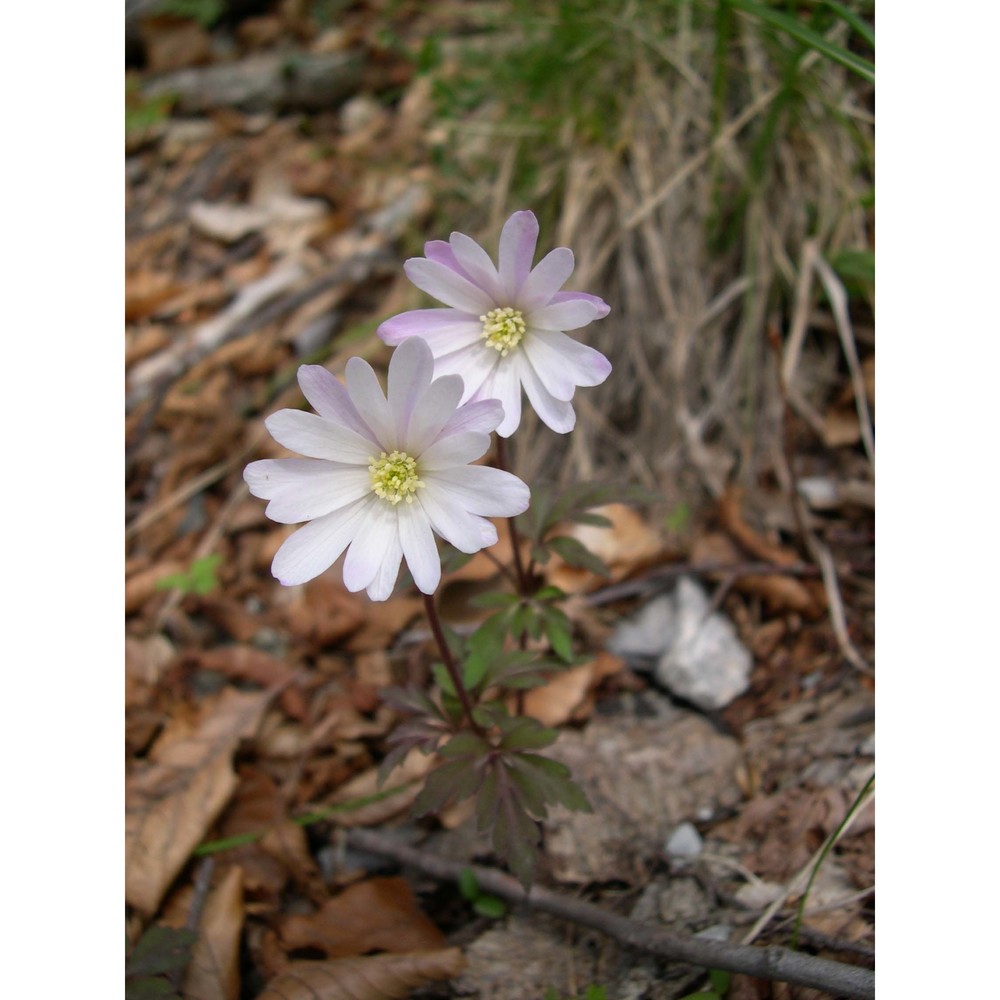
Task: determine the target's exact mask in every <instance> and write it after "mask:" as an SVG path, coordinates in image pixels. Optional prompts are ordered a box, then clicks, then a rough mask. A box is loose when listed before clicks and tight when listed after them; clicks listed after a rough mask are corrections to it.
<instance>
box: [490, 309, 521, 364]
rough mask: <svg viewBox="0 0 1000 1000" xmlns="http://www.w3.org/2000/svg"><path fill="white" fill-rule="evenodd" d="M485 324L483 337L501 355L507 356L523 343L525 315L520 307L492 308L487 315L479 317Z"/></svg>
mask: <svg viewBox="0 0 1000 1000" xmlns="http://www.w3.org/2000/svg"><path fill="white" fill-rule="evenodd" d="M479 322H480V323H482V324H483V339H484V340H485V341H486V343H487V344H489V346H490V347H492V348H493V350H495V351H499V352H500V357H502V358H505V357H507V355H508V354H510V352H511V351H512V350H513V349H514V348H515V347H517V345H518V344H520V343H521V339H522V338H523V337H524V333H525V326H524V316H523V315H522V314H521V310H520V309H512V308H511V307H510V306H504V307H503V308H502V309H491V310H490V311H489V312H488V313H487V314H486V315H485V316H480V317H479Z"/></svg>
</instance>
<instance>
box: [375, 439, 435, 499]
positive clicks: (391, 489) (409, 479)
mask: <svg viewBox="0 0 1000 1000" xmlns="http://www.w3.org/2000/svg"><path fill="white" fill-rule="evenodd" d="M368 461H369V463H370V464H369V466H368V471H369V472H370V473H371V476H372V492H374V494H375V495H376V496H377V497H381V498H382V499H383V500H387V501H388V502H389V503H391V504H392V505H393V507H395V506H396V504H398V503H399V501H400V500H405V501H406V502H407V503H413V494H414V493H416V492H417V490H419V489H422V488H423V486H424V483H423V482H422V481H421V480H420V479H419V477H418V476H417V462H416V459H413V458H411V457H410V456H409V455H407V454H406V452H405V451H394V452H392V454H386V453H385V452H384V451H383V452H382V453H381V454H380V455H379V457H378V458H375V457H374V456H369V458H368Z"/></svg>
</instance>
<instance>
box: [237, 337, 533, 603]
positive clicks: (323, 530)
mask: <svg viewBox="0 0 1000 1000" xmlns="http://www.w3.org/2000/svg"><path fill="white" fill-rule="evenodd" d="M433 367H434V360H433V358H432V356H431V352H430V349H429V348H428V346H427V345H426V344H425V343H424V342H423V341H422V340H419V339H414V340H412V341H408V342H407V343H405V344H403V345H402V346H400V347H399V349H398V350H396V351H395V352H394V353H393V356H392V360H391V361H390V362H389V395H388V400H387V399H386V397H385V396H384V395H383V394H382V388H381V386H380V385H379V382H378V379H377V378H376V377H375V373H374V372H373V371H372V368H371V366H370V365H369V364H368V363H367V362H366V361H363V360H362V359H361V358H351V360H350V361H348V363H347V369H346V373H345V374H346V386H345V385H342V384H341V383H340V382H338V381H337V379H336V378H334V376H333V375H332V374H331V373H330V372H328V371H327V370H326V369H325V368H322V367H321V366H319V365H303V366H302V367H301V368H300V369H299V385H300V386H301V388H302V392H303V394H304V395H305V397H306V399H307V400H308V401H309V403H310V404H311V405H312V406H313V408H314V409H315V410H316V413H315V414H312V413H307V412H304V411H302V410H280V411H278V412H277V413H274V414H272V415H271V416H270V417H268V418H267V421H266V425H267V429H268V430H269V431H270V432H271V435H272V436H273V437H274V439H275V440H276V441H277V442H278V443H279V444H282V445H284V446H285V447H286V448H289V449H290V450H292V451H297V452H299V454H302V455H306V456H308V457H307V458H283V459H265V460H263V461H259V462H251V463H250V465H248V466H247V467H246V470H245V471H244V473H243V478H244V479H246V481H247V485H248V486H249V487H250V492H251V493H253V495H254V496H257V497H261V498H262V499H264V500H269V501H270V503H269V504H268V505H267V516H268V517H270V518H271V519H272V520H275V521H278V522H280V523H282V524H294V523H296V522H298V521H308V522H309V524H307V525H305V526H304V527H302V528H300V529H299V530H298V531H296V532H295V534H293V535H292V536H291V537H290V538H288V539H287V540H286V541H285V542H284V544H283V545H282V546H281V548H280V549H279V550H278V552H277V554H276V555H275V557H274V563H273V564H272V566H271V571H272V572H273V573H274V575H275V576H276V577H277V578H278V580H280V581H281V583H283V584H286V585H291V584H296V583H305V582H306V581H307V580H311V579H313V578H314V577H316V576H319V574H320V573H322V572H323V571H324V570H325V569H327V568H328V567H330V566H331V565H332V564H333V563H334V562H335V561H336V560H337V559H338V558H339V557H340V555H341V553H342V552H343V551H344V550H345V549H347V557H346V559H345V560H344V583H345V584H346V586H347V589H348V590H351V591H358V590H364V589H367V591H368V596H369V597H370V598H371V599H372V600H373V601H384V600H385V599H386V598H387V597H388V596H389V595H390V594H391V593H392V588H393V585H394V584H395V582H396V575H397V573H398V572H399V564H400V560H401V559H403V558H405V559H406V564H407V566H408V567H409V569H410V572H411V573H412V574H413V579H414V581H415V582H416V584H417V586H418V587H419V588H420V590H422V591H423V592H424V593H425V594H432V593H434V591H435V590H436V589H437V585H438V583H439V581H440V579H441V559H440V557H439V555H438V551H437V545H436V544H435V541H434V535H433V532H437V534H439V535H440V536H441V537H442V538H444V539H446V540H447V541H449V542H451V544H452V545H454V546H455V548H457V549H459V550H461V551H462V552H478V551H479V550H480V549H481V548H484V547H485V546H487V545H493V544H494V543H495V542H496V540H497V532H496V528H495V527H494V526H493V525H492V524H491V523H490V522H489V521H487V520H486V518H487V517H510V516H512V515H514V514H520V513H522V512H523V511H524V510H526V509H527V507H528V500H529V494H528V487H527V486H525V485H524V483H522V482H521V480H520V479H518V478H517V477H515V476H512V475H510V473H507V472H503V471H501V470H500V469H492V468H487V467H485V466H477V465H470V464H469V463H470V462H472V461H475V459H477V458H479V457H480V456H482V455H483V454H484V453H485V452H486V449H487V448H488V447H489V445H490V437H489V433H490V431H492V430H494V429H495V428H496V426H497V424H498V423H500V421H501V420H502V419H503V408H502V407H501V405H500V403H499V402H498V401H497V400H495V399H489V400H480V401H477V402H475V403H469V404H467V405H459V400H460V399H461V396H462V392H463V385H462V380H461V378H459V377H458V376H457V375H446V376H444V377H442V378H438V379H435V380H433V381H432V373H433Z"/></svg>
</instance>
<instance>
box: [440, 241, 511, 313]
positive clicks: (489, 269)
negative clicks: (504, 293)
mask: <svg viewBox="0 0 1000 1000" xmlns="http://www.w3.org/2000/svg"><path fill="white" fill-rule="evenodd" d="M451 249H452V253H454V255H455V259H456V260H457V261H458V264H459V266H460V267H461V269H462V271H463V273H465V274H466V275H467V276H468V277H469V280H470V281H471V282H472V283H473V284H474V285H475V286H476V287H477V288H481V289H482V290H483V291H484V292H486V294H487V295H489V296H490V298H491V299H493V301H494V302H496V303H499V301H500V275H498V274H497V269H496V267H495V266H494V264H493V261H492V260H490V255H489V254H488V253H487V252H486V251H485V250H484V249H483V248H482V247H481V246H480V245H479V244H478V243H477V242H476V241H475V240H474V239H472V238H471V237H469V236H466V235H465V233H452V234H451Z"/></svg>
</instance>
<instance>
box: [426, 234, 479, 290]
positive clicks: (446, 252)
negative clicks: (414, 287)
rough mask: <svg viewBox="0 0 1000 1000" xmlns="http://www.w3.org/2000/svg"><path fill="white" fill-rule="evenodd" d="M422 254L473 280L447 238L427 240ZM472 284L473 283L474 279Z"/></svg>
mask: <svg viewBox="0 0 1000 1000" xmlns="http://www.w3.org/2000/svg"><path fill="white" fill-rule="evenodd" d="M424 256H425V257H426V258H427V259H428V260H436V261H437V262H438V263H439V264H444V266H445V267H448V268H451V270H452V271H454V272H455V273H456V274H460V275H461V276H462V277H463V278H466V279H467V280H468V281H473V279H472V277H471V275H469V274H468V273H467V272H466V271H465V269H464V268H463V267H462V265H461V264H460V263H459V262H458V258H457V257H456V256H455V251H454V250H452V248H451V244H450V243H449V242H448V241H447V240H429V241H428V242H427V243H425V244H424ZM473 284H475V282H474V281H473Z"/></svg>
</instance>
